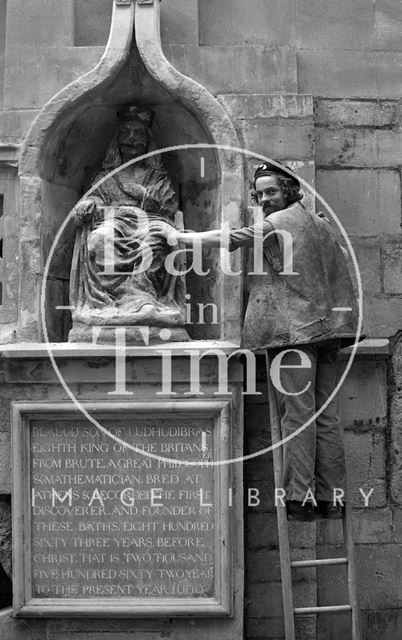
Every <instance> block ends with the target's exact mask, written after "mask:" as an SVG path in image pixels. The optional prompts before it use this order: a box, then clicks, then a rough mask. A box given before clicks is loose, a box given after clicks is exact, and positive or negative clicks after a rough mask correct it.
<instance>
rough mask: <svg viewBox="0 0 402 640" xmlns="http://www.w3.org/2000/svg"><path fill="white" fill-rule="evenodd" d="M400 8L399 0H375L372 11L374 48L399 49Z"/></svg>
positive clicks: (401, 19)
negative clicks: (397, 0) (395, 0)
mask: <svg viewBox="0 0 402 640" xmlns="http://www.w3.org/2000/svg"><path fill="white" fill-rule="evenodd" d="M401 28H402V10H401V4H400V3H399V2H393V0H376V3H375V13H374V46H375V48H376V49H383V50H384V49H385V50H389V51H400V50H401V49H402V43H401V38H400V35H401Z"/></svg>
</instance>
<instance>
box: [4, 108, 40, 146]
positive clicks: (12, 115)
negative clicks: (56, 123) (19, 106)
mask: <svg viewBox="0 0 402 640" xmlns="http://www.w3.org/2000/svg"><path fill="white" fill-rule="evenodd" d="M37 114H38V111H37V110H35V109H27V110H25V111H2V112H0V138H1V140H4V142H14V143H19V142H21V141H22V139H23V138H24V136H25V135H26V133H27V131H28V129H29V126H30V125H31V122H32V121H33V119H34V118H35V117H36V115H37Z"/></svg>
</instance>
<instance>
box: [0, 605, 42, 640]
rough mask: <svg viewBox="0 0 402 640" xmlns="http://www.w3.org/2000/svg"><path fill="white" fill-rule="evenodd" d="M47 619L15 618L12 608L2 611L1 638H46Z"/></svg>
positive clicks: (7, 639)
mask: <svg viewBox="0 0 402 640" xmlns="http://www.w3.org/2000/svg"><path fill="white" fill-rule="evenodd" d="M46 627H47V621H46V620H32V619H31V620H23V619H21V618H14V617H13V612H12V609H6V610H5V611H1V612H0V638H2V639H3V640H37V639H39V638H46V635H47V631H46Z"/></svg>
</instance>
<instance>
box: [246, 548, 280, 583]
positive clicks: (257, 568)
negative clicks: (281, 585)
mask: <svg viewBox="0 0 402 640" xmlns="http://www.w3.org/2000/svg"><path fill="white" fill-rule="evenodd" d="M246 564H247V571H248V580H249V582H280V580H281V568H280V561H279V552H278V551H276V550H270V551H269V550H267V549H263V550H259V551H249V552H248V553H247V557H246Z"/></svg>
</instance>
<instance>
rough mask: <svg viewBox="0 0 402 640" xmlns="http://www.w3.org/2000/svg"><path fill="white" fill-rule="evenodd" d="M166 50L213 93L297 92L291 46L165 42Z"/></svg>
mask: <svg viewBox="0 0 402 640" xmlns="http://www.w3.org/2000/svg"><path fill="white" fill-rule="evenodd" d="M164 52H165V55H166V57H167V58H168V60H169V61H170V62H171V63H172V64H173V65H174V66H175V67H177V69H178V70H179V71H181V72H182V73H184V74H186V75H188V76H190V77H191V78H194V80H197V81H198V82H201V84H204V85H205V86H206V87H207V88H208V89H209V90H210V91H212V93H269V94H271V93H272V92H273V91H280V92H284V93H296V92H297V77H296V76H297V73H296V56H295V52H294V51H293V50H291V49H289V47H282V46H278V47H275V48H268V47H263V46H255V47H238V46H233V47H225V46H216V47H215V46H214V47H197V46H193V45H165V47H164Z"/></svg>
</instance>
